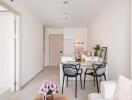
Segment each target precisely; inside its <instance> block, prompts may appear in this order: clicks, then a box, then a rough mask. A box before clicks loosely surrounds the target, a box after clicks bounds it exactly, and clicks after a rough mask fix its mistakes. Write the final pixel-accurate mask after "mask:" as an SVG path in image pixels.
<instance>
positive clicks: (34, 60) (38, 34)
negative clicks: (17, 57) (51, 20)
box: [4, 0, 43, 86]
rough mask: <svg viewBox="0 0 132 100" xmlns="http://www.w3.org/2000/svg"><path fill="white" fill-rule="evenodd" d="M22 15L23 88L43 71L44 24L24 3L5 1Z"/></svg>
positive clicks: (16, 0)
mask: <svg viewBox="0 0 132 100" xmlns="http://www.w3.org/2000/svg"><path fill="white" fill-rule="evenodd" d="M4 1H5V2H6V3H8V4H9V5H10V6H12V7H13V8H14V9H16V10H17V11H18V12H19V13H20V15H21V86H23V85H24V84H25V83H27V82H28V81H29V80H30V79H32V78H33V77H34V76H35V75H36V74H38V73H39V72H40V71H41V70H42V69H43V51H42V48H43V24H42V23H41V21H40V20H39V19H38V18H37V17H36V16H35V15H34V14H33V13H32V12H31V11H30V10H29V9H28V8H27V6H25V4H24V2H23V1H20V0H14V2H11V1H10V0H4Z"/></svg>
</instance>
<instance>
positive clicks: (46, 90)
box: [39, 81, 58, 95]
mask: <svg viewBox="0 0 132 100" xmlns="http://www.w3.org/2000/svg"><path fill="white" fill-rule="evenodd" d="M39 93H40V94H42V95H52V94H56V93H58V90H57V84H56V82H54V81H51V82H49V81H44V82H43V83H42V86H41V87H40V89H39Z"/></svg>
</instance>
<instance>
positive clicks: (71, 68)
mask: <svg viewBox="0 0 132 100" xmlns="http://www.w3.org/2000/svg"><path fill="white" fill-rule="evenodd" d="M82 72H83V70H82V69H81V68H80V64H63V83H62V94H63V88H64V80H65V77H67V86H68V77H75V98H77V76H78V75H79V76H80V84H81V89H82Z"/></svg>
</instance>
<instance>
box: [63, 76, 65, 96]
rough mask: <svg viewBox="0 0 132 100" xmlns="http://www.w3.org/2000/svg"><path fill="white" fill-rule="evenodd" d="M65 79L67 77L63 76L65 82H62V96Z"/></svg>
mask: <svg viewBox="0 0 132 100" xmlns="http://www.w3.org/2000/svg"><path fill="white" fill-rule="evenodd" d="M64 79H65V75H64V76H63V82H62V94H63V88H64Z"/></svg>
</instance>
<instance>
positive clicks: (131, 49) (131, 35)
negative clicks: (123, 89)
mask: <svg viewBox="0 0 132 100" xmlns="http://www.w3.org/2000/svg"><path fill="white" fill-rule="evenodd" d="M130 1H131V3H130V5H131V8H130V9H131V10H130V11H131V12H130V14H131V18H130V19H131V23H130V25H131V27H130V28H131V33H130V56H131V57H130V67H131V69H130V71H131V79H132V0H130Z"/></svg>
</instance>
